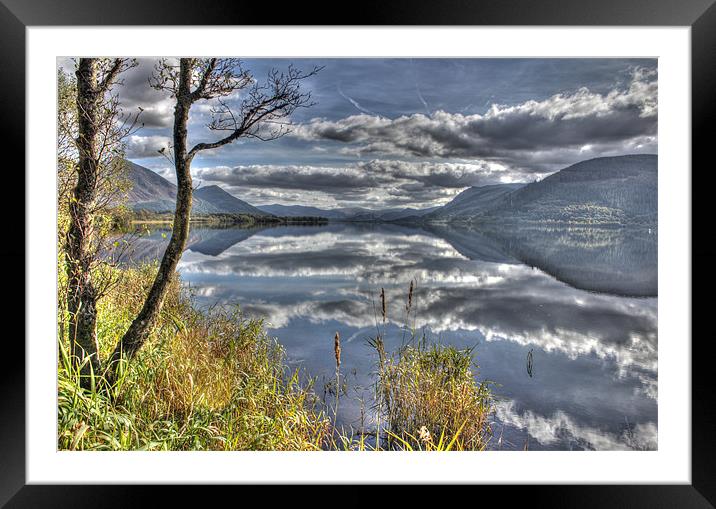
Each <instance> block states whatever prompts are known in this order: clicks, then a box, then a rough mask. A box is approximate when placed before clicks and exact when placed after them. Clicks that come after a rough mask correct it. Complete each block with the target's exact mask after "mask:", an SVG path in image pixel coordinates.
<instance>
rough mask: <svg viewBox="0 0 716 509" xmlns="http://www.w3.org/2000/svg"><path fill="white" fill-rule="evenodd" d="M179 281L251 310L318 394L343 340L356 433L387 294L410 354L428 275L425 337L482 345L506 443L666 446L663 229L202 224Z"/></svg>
mask: <svg viewBox="0 0 716 509" xmlns="http://www.w3.org/2000/svg"><path fill="white" fill-rule="evenodd" d="M165 242H166V240H165V239H163V238H161V235H160V234H159V233H158V232H157V233H154V234H152V235H151V236H149V237H145V238H142V239H141V240H140V241H138V243H137V246H136V247H137V249H135V256H136V253H140V255H141V256H144V257H152V253H153V252H158V253H161V251H162V249H163V247H162V244H163V243H165ZM179 270H180V271H181V273H182V278H183V279H184V280H185V281H187V282H189V283H190V284H191V285H192V286H193V287H194V289H195V291H196V293H197V298H198V300H199V302H200V303H202V304H206V305H210V304H213V303H216V302H224V303H228V302H236V303H239V305H240V306H241V307H242V309H243V310H244V311H245V313H247V314H249V315H252V316H260V317H265V318H266V320H267V322H268V324H269V327H270V332H271V334H272V335H275V336H277V337H278V338H279V340H280V341H281V343H282V344H283V345H284V346H285V347H286V349H287V351H288V354H289V356H290V360H291V362H292V363H293V364H294V365H296V366H298V365H300V366H302V367H304V368H305V370H306V371H307V372H308V373H310V374H311V375H313V376H315V377H317V378H318V386H319V390H320V387H322V383H323V381H328V380H331V378H332V377H333V374H334V371H333V369H334V368H333V336H334V334H335V332H336V331H338V332H340V334H341V337H342V338H344V339H343V356H342V357H343V365H342V369H343V370H344V373H346V374H347V380H348V382H349V387H350V388H349V396H350V398H346V402H345V403H344V402H343V401H342V402H341V413H340V416H339V417H340V419H341V422H343V423H344V424H351V425H353V426H355V427H360V426H361V425H362V424H364V423H361V415H362V414H361V403H360V400H361V399H363V400H364V402H365V404H367V405H370V402H369V401H368V400H369V398H370V394H371V391H370V387H371V384H372V377H371V373H372V371H373V369H374V362H375V355H374V354H373V352H372V351H371V349H370V348H369V347H368V346H367V345H366V340H367V338H369V337H370V336H373V335H375V324H376V319H375V316H376V307H375V302H376V299H377V297H378V294H379V292H380V289H381V287H384V288H385V291H386V296H387V301H388V316H389V318H390V326H389V330H388V335H387V338H386V342H387V346H388V347H389V348H390V347H396V346H397V345H398V344H399V343H400V341H401V340H402V337H403V332H402V329H401V327H402V326H403V325H404V324H405V322H406V317H405V298H406V293H407V288H408V285H409V281H410V280H412V279H415V280H417V288H416V291H415V295H414V308H415V309H416V316H415V317H411V318H410V325H411V326H412V325H415V326H416V327H417V328H418V329H419V330H420V331H422V332H424V333H425V334H426V335H428V336H429V337H430V338H431V339H432V340H434V341H440V342H443V343H450V344H453V345H455V346H458V347H464V346H473V345H477V347H476V355H477V360H478V363H479V376H480V377H481V378H485V379H489V380H493V381H495V382H496V383H497V384H498V385H497V386H496V387H495V391H496V393H497V394H498V395H499V398H500V401H499V403H498V405H497V409H496V415H495V421H496V422H495V426H494V432H495V438H494V439H493V442H492V447H494V448H503V449H513V448H516V449H522V448H523V447H524V446H525V443H528V447H529V448H530V449H623V448H637V449H654V448H656V443H657V442H656V440H657V298H656V283H657V278H656V271H657V264H656V236H655V235H653V234H651V233H650V232H648V231H631V232H628V231H623V230H597V229H588V228H579V229H570V230H567V229H563V230H557V231H550V230H544V229H542V230H527V231H519V230H510V231H509V233H507V231H488V230H482V231H476V230H475V229H469V228H445V227H435V226H433V227H430V228H413V227H407V226H400V225H388V224H364V225H357V224H329V225H327V226H322V227H313V228H306V227H281V228H267V229H255V230H237V229H229V230H209V229H200V228H196V229H194V230H193V231H192V235H191V239H190V242H189V247H188V250H187V251H186V252H185V253H184V256H183V258H182V261H181V263H180V267H179ZM413 320H414V322H413ZM530 352H531V373H528V371H527V369H526V360H527V356H528V354H530ZM530 375H531V376H530Z"/></svg>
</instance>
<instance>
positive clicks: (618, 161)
mask: <svg viewBox="0 0 716 509" xmlns="http://www.w3.org/2000/svg"><path fill="white" fill-rule="evenodd" d="M657 180H658V174H657V156H656V155H629V156H618V157H599V158H596V159H590V160H587V161H582V162H580V163H577V164H574V165H572V166H569V167H568V168H565V169H563V170H560V171H558V172H556V173H553V174H552V175H550V176H549V177H546V178H545V179H543V180H541V181H539V182H534V183H531V184H526V185H523V186H521V187H518V188H512V189H509V188H505V187H504V186H484V187H478V188H471V189H468V190H466V191H464V192H463V193H461V194H460V195H458V196H457V197H456V198H455V199H454V200H453V201H452V202H450V203H448V204H447V205H445V206H443V207H442V208H440V209H438V210H437V211H435V212H433V213H432V214H429V215H428V216H426V218H425V219H426V221H428V222H449V221H455V222H471V221H474V220H482V221H501V222H505V221H516V222H525V223H557V224H559V223H562V224H591V225H637V224H642V225H645V224H648V225H652V224H656V222H657V211H658V201H657V198H658V196H657Z"/></svg>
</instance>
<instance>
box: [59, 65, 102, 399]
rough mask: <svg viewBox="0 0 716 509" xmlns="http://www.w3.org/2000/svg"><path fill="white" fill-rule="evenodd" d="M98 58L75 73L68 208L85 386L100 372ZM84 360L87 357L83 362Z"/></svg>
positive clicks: (72, 310) (76, 344)
mask: <svg viewBox="0 0 716 509" xmlns="http://www.w3.org/2000/svg"><path fill="white" fill-rule="evenodd" d="M100 93H101V92H100V91H98V87H97V66H96V59H93V58H82V59H80V62H79V66H78V69H77V107H78V117H79V118H78V124H79V125H78V128H79V129H78V133H79V134H78V139H77V148H78V152H79V163H78V168H77V183H76V185H75V188H74V192H73V196H72V200H71V203H70V206H69V212H70V226H69V230H68V232H67V254H66V261H67V265H66V269H67V278H68V295H67V309H68V311H69V314H70V323H69V326H70V327H69V329H70V330H69V333H70V341H71V344H70V352H71V355H72V359H73V361H74V363H75V367H79V366H81V369H80V374H81V384H82V386H83V387H88V386H89V384H90V377H89V375H90V372H91V371H90V370H94V372H95V373H97V374H100V368H101V364H100V360H99V348H98V345H97V293H96V291H95V287H94V285H93V282H92V273H91V264H92V260H93V259H94V253H93V251H92V245H91V243H92V238H93V235H94V225H93V221H92V206H93V204H94V201H95V198H96V187H97V169H98V168H97V166H98V164H99V161H98V156H97V132H98V127H99V126H98V112H97V107H98V102H99V99H100ZM85 359H89V360H88V362H85Z"/></svg>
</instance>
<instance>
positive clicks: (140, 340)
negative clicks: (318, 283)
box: [109, 59, 192, 380]
mask: <svg viewBox="0 0 716 509" xmlns="http://www.w3.org/2000/svg"><path fill="white" fill-rule="evenodd" d="M190 87H191V63H190V62H189V61H188V60H187V59H181V62H180V83H179V87H178V93H177V98H176V100H177V102H176V106H175V107H174V133H173V138H174V139H173V141H174V166H175V169H176V175H177V198H176V209H175V211H174V226H173V229H172V236H171V238H170V239H169V244H168V246H167V249H166V251H164V256H163V257H162V261H161V263H160V264H159V271H158V272H157V275H156V278H155V279H154V283H153V284H152V287H151V289H150V290H149V294H148V295H147V298H146V300H145V301H144V305H143V307H142V310H141V311H140V312H139V314H138V315H137V317H136V318H135V319H134V321H133V322H132V324H131V325H130V326H129V328H128V329H127V332H126V333H125V334H124V336H123V337H122V339H121V340H120V341H119V343H118V344H117V346H116V347H115V349H114V352H112V356H111V357H110V359H109V365H110V369H111V370H112V371H111V373H110V379H111V380H112V379H114V378H116V374H117V373H116V370H117V366H118V362H119V360H120V359H121V358H122V356H123V355H124V356H126V357H127V358H128V359H131V358H132V357H134V355H135V354H136V353H137V352H138V351H139V349H140V348H141V347H142V345H144V343H145V342H146V341H147V339H148V337H149V334H150V332H151V328H152V326H153V324H154V322H155V321H156V318H157V316H158V315H159V313H160V311H161V308H162V304H163V303H164V298H165V296H166V293H167V289H168V288H169V283H170V281H171V277H172V275H173V274H174V272H175V271H176V267H177V264H178V263H179V260H180V258H181V255H182V253H183V252H184V248H185V247H186V241H187V238H188V236H189V216H190V213H191V204H192V180H191V173H190V166H191V159H192V158H191V157H188V156H187V148H186V146H187V122H188V119H189V109H190V107H191V98H190Z"/></svg>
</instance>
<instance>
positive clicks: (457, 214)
mask: <svg viewBox="0 0 716 509" xmlns="http://www.w3.org/2000/svg"><path fill="white" fill-rule="evenodd" d="M525 185H526V184H494V185H491V186H481V187H469V188H467V189H465V190H464V191H463V192H462V193H460V194H458V195H457V196H456V197H455V198H453V199H452V201H451V202H450V203H447V204H445V205H443V206H442V207H440V208H438V209H437V210H435V211H434V212H432V213H430V214H428V215H426V216H425V218H426V219H428V220H439V221H446V222H449V221H451V220H453V219H464V218H472V217H477V216H481V215H483V214H484V213H485V212H487V211H489V210H491V209H493V208H495V207H497V206H498V205H500V204H501V203H502V200H503V199H504V198H505V196H507V195H508V194H510V193H512V192H514V191H516V190H517V189H520V188H521V187H524V186H525Z"/></svg>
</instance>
